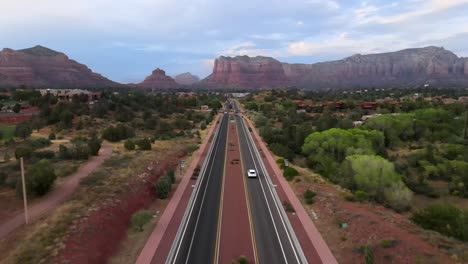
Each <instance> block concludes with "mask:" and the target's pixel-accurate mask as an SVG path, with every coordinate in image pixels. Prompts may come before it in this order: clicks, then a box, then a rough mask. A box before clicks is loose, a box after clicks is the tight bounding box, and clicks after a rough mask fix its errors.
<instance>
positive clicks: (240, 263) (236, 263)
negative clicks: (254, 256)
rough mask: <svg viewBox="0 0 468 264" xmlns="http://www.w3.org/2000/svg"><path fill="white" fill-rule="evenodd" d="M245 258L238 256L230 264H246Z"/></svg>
mask: <svg viewBox="0 0 468 264" xmlns="http://www.w3.org/2000/svg"><path fill="white" fill-rule="evenodd" d="M248 263H249V262H248V261H247V258H246V257H244V256H240V257H238V258H237V259H235V260H233V261H232V262H231V264H248Z"/></svg>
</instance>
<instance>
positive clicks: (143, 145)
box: [136, 138, 151, 150]
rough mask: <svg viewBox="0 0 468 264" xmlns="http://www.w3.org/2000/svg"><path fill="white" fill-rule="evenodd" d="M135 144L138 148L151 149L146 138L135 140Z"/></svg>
mask: <svg viewBox="0 0 468 264" xmlns="http://www.w3.org/2000/svg"><path fill="white" fill-rule="evenodd" d="M136 145H137V146H138V148H139V149H140V150H151V142H150V141H149V139H148V138H143V139H140V140H137V142H136Z"/></svg>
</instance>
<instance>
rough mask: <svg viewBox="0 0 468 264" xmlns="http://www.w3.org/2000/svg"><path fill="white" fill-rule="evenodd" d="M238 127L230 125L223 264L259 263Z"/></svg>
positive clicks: (221, 237)
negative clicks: (235, 263)
mask: <svg viewBox="0 0 468 264" xmlns="http://www.w3.org/2000/svg"><path fill="white" fill-rule="evenodd" d="M236 127H237V125H236V123H229V126H228V146H227V153H226V164H225V168H224V191H223V209H222V222H221V229H220V232H221V234H220V241H219V263H231V262H232V260H234V259H237V258H238V257H239V256H245V257H246V259H247V261H248V262H249V263H255V256H254V252H253V246H252V236H251V229H250V222H249V212H248V208H247V198H246V196H245V193H246V191H245V185H244V177H245V172H244V171H243V169H242V166H241V163H240V160H241V158H240V150H239V138H238V135H237V128H236Z"/></svg>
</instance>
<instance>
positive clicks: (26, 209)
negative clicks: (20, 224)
mask: <svg viewBox="0 0 468 264" xmlns="http://www.w3.org/2000/svg"><path fill="white" fill-rule="evenodd" d="M20 164H21V181H22V183H23V204H24V220H25V222H26V224H28V222H29V217H28V200H27V195H26V181H25V179H24V163H23V157H21V158H20Z"/></svg>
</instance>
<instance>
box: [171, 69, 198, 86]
mask: <svg viewBox="0 0 468 264" xmlns="http://www.w3.org/2000/svg"><path fill="white" fill-rule="evenodd" d="M174 80H175V81H176V83H178V84H182V85H192V84H195V83H197V82H199V81H200V78H198V76H196V75H193V74H191V73H190V72H186V73H181V74H179V75H176V76H175V77H174Z"/></svg>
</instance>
